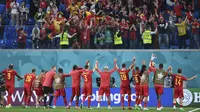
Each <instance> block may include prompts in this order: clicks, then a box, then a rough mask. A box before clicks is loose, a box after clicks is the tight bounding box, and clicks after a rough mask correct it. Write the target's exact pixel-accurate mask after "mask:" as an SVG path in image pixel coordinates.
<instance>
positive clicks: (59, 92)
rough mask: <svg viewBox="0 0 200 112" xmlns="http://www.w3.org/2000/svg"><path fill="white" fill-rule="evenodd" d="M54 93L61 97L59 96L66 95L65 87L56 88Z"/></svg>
mask: <svg viewBox="0 0 200 112" xmlns="http://www.w3.org/2000/svg"><path fill="white" fill-rule="evenodd" d="M54 95H55V96H56V97H59V96H66V92H65V88H63V89H57V90H55V92H54Z"/></svg>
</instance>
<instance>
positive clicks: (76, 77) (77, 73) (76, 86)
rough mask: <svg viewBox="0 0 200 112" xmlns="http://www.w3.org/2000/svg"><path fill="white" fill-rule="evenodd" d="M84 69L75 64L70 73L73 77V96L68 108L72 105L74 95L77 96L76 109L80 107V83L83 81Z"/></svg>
mask: <svg viewBox="0 0 200 112" xmlns="http://www.w3.org/2000/svg"><path fill="white" fill-rule="evenodd" d="M82 72H83V70H82V69H79V67H78V66H77V65H74V66H73V70H72V71H71V72H70V75H71V77H72V96H71V98H70V102H69V105H68V106H67V108H68V109H69V108H70V107H71V104H72V101H73V99H74V97H75V96H76V109H80V108H79V107H78V102H79V96H80V88H81V87H80V83H81V79H80V78H81V74H82Z"/></svg>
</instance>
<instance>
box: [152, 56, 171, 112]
mask: <svg viewBox="0 0 200 112" xmlns="http://www.w3.org/2000/svg"><path fill="white" fill-rule="evenodd" d="M151 57H152V58H151V60H150V64H149V68H150V71H153V72H154V77H153V83H154V87H155V92H156V95H157V110H162V109H163V106H162V105H161V96H162V94H163V88H164V81H165V77H166V76H167V75H168V72H169V70H170V69H171V67H169V68H168V70H167V72H166V71H165V70H163V64H162V63H161V64H159V68H155V67H153V66H152V62H153V60H154V59H156V58H157V57H156V56H155V55H154V54H152V56H151Z"/></svg>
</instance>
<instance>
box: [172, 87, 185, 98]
mask: <svg viewBox="0 0 200 112" xmlns="http://www.w3.org/2000/svg"><path fill="white" fill-rule="evenodd" d="M174 98H183V88H174Z"/></svg>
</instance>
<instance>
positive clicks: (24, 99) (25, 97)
mask: <svg viewBox="0 0 200 112" xmlns="http://www.w3.org/2000/svg"><path fill="white" fill-rule="evenodd" d="M26 99H27V96H26V95H25V94H24V97H23V102H26Z"/></svg>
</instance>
